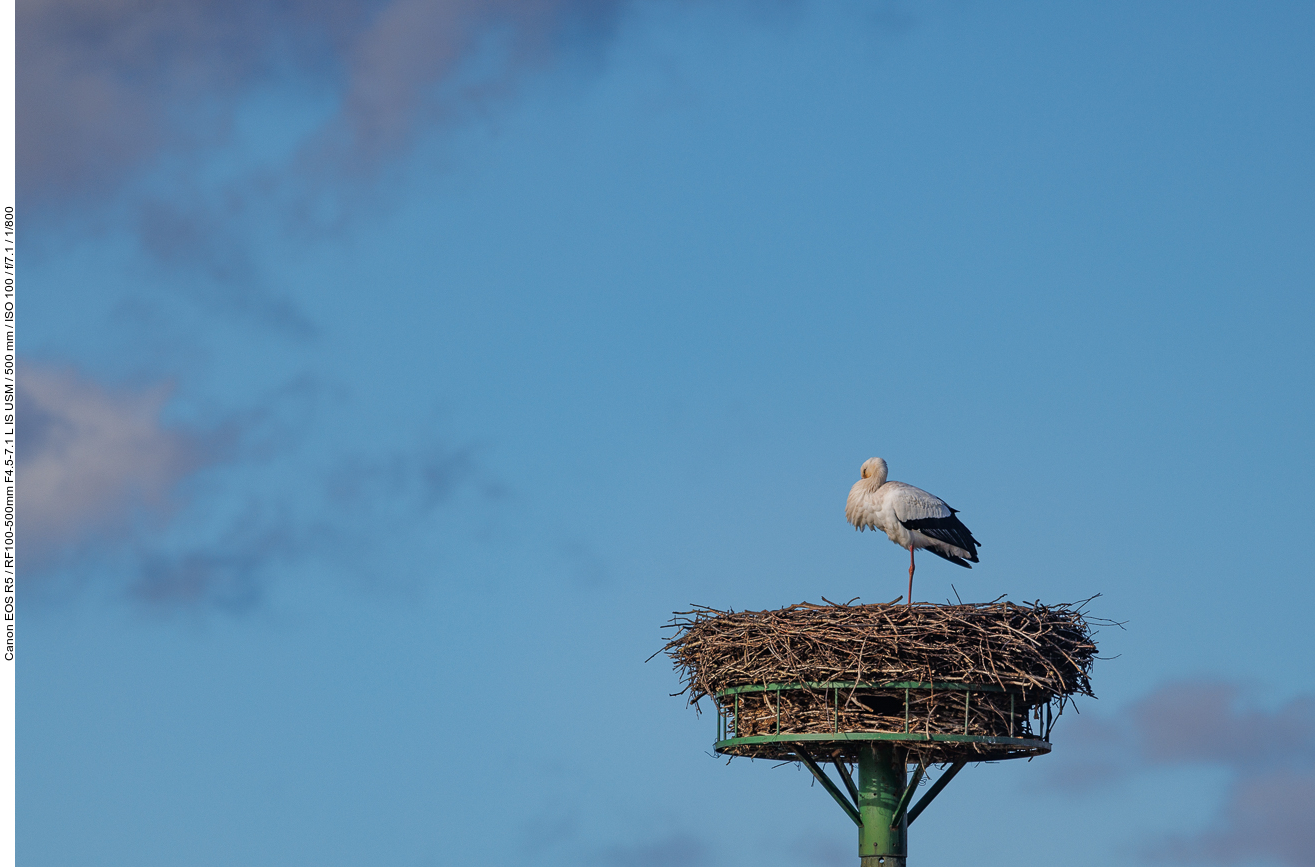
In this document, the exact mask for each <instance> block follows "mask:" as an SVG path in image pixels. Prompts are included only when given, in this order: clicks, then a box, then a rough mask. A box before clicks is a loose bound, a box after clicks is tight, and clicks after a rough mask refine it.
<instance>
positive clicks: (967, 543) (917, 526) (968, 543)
mask: <svg viewBox="0 0 1315 867" xmlns="http://www.w3.org/2000/svg"><path fill="white" fill-rule="evenodd" d="M900 523H901V524H903V525H904V526H905V527H906V528H907V529H909V530H917V531H918V532H919V533H921V534H923V535H924V536H930V537H931V538H933V539H937V540H939V541H941V542H944V543H946V544H947V545H953V546H954V547H956V548H962V549H963V550H965V551H967V552H968V555H969V556H968V559H969V560H971V561H973V562H974V563H976V562H978V560H977V546H978V545H980V544H982V543H981V542H978V541H977V540H976V539H974V538H973V533H972V530H969V529H968V528H967V527H965V526H964V525H963V521H960V520H959V517H958V515H956V514H955V513H954V509H950V517H948V518H918V519H916V520H913V521H900ZM927 550H928V551H931V552H932V553H933V554H936V555H938V556H941V557H944V558H945V559H946V560H949V561H950V562H952V563H953V562H958V563H959V565H960V566H967V565H968V564H967V563H965V562H963V559H962V558H960V557H954V556H947V555H945V554H942V553H941V552H940V551H937V550H935V549H934V548H928V549H927Z"/></svg>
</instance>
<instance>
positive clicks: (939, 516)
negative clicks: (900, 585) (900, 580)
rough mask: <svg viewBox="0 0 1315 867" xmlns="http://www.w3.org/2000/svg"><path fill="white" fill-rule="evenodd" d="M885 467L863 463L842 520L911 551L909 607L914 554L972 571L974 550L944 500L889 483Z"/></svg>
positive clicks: (968, 532)
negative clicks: (927, 554) (927, 553)
mask: <svg viewBox="0 0 1315 867" xmlns="http://www.w3.org/2000/svg"><path fill="white" fill-rule="evenodd" d="M888 472H889V471H888V469H887V467H886V462H885V461H883V460H882V459H881V458H869V459H868V460H866V461H864V462H863V467H862V470H861V471H860V474H861V475H862V478H861V479H859V480H858V481H857V482H856V483H855V484H854V487H853V488H851V489H850V491H849V499H848V500H847V501H846V502H845V517H846V518H848V519H849V523H851V524H853V525H854V526H855V527H856V528H857V529H859V530H866V529H868V528H869V527H871V528H872V529H874V530H881V531H882V532H883V533H885V534H886V536H887V537H888V538H889V539H890V541H892V542H894V543H895V544H896V545H899V546H900V547H901V548H907V549H908V551H909V595H908V599H907V601H908V604H910V605H911V604H913V565H914V564H913V552H914V551H915V550H917V549H918V548H923V549H925V550H928V551H930V552H932V553H933V554H935V555H936V556H937V557H942V558H944V559H946V560H949V561H950V562H951V563H956V564H958V565H960V566H963V567H965V568H967V569H971V568H972V566H971V565H970V563H976V562H978V560H977V546H978V545H980V544H981V542H978V541H977V540H976V539H974V538H973V534H972V531H971V530H969V529H968V528H967V527H965V526H964V524H963V522H962V521H960V520H959V519H958V517H956V515H955V510H954V509H951V508H950V507H949V505H947V504H946V502H945V501H944V500H942V499H941V498H940V497H937V496H935V495H933V494H929V493H927V492H926V491H924V490H922V489H921V488H915V487H913V485H906V484H904V483H903V482H888V481H886V476H887V473H888Z"/></svg>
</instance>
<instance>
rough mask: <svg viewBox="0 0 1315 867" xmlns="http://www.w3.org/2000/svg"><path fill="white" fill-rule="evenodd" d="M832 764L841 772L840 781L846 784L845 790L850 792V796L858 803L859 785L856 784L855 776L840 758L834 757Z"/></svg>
mask: <svg viewBox="0 0 1315 867" xmlns="http://www.w3.org/2000/svg"><path fill="white" fill-rule="evenodd" d="M831 764H833V765H835V766H836V771H837V772H838V773H839V774H840V782H842V783H844V784H845V790H846V791H847V792H849V797H850V798H852V799H853V800H854V803H855V804H857V803H858V786H856V785H854V778H853V777H851V776H850V775H849V771H848V770H846V768H845V765H844V763H843V762H841V761H840V759H832V760H831Z"/></svg>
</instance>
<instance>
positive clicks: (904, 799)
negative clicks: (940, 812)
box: [890, 762, 927, 828]
mask: <svg viewBox="0 0 1315 867" xmlns="http://www.w3.org/2000/svg"><path fill="white" fill-rule="evenodd" d="M926 773H927V766H926V765H924V764H922V763H921V762H919V763H918V769H917V770H916V771H914V772H913V779H911V780H909V784H908V785H907V786H905V787H904V794H902V795H900V799H899V803H898V804H896V805H895V816H894V818H892V819H891V821H890V827H891V828H894V827H895V826H896V825H898V824H899V823H900V819H901V818H903V817H904V811H905V809H907V808H908V806H909V801H912V800H913V793H914V791H916V790H917V788H918V784H919V783H921V782H922V777H923V775H924V774H926ZM910 821H912V820H911V819H910Z"/></svg>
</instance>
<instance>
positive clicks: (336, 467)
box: [18, 363, 505, 612]
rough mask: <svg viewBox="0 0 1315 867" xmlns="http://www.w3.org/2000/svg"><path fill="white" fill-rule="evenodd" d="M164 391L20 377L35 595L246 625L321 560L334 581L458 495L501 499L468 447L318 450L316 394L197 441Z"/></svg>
mask: <svg viewBox="0 0 1315 867" xmlns="http://www.w3.org/2000/svg"><path fill="white" fill-rule="evenodd" d="M170 391H171V389H170V387H169V386H168V385H167V384H158V385H154V386H150V387H145V388H138V389H132V388H127V387H112V386H107V385H105V384H103V383H99V382H97V381H96V380H95V379H93V378H91V377H89V376H87V375H85V374H82V373H78V372H75V371H73V370H71V369H62V368H55V367H50V366H46V365H41V364H34V363H25V364H24V365H23V366H22V368H21V370H20V377H19V424H20V427H19V443H18V452H19V475H18V480H19V497H20V498H19V522H20V523H19V526H20V531H21V533H22V536H21V542H22V555H23V566H24V570H23V575H24V578H25V579H29V578H35V579H36V584H35V585H33V586H34V587H35V588H39V587H42V586H46V585H49V586H51V587H55V586H63V585H64V584H65V583H67V582H64V581H57V580H55V579H58V578H60V577H64V578H70V577H73V576H85V575H88V574H102V575H108V576H110V577H109V578H108V580H109V581H110V582H111V584H112V587H111V588H110V591H111V593H112V594H113V595H125V596H127V597H128V598H131V599H133V600H135V601H137V602H138V603H141V604H144V605H149V606H151V607H155V608H163V609H180V608H189V609H214V610H223V611H227V612H242V611H245V610H248V609H251V608H252V607H254V606H256V605H258V604H259V603H260V602H261V601H262V600H263V599H264V598H265V597H266V595H267V590H268V588H269V586H270V584H271V582H273V581H275V580H277V576H278V575H279V574H280V573H281V572H286V571H287V570H288V568H289V567H295V566H297V565H298V564H305V563H312V562H314V563H317V564H320V561H322V560H324V559H325V558H324V553H325V552H326V551H330V552H334V554H333V557H332V558H331V559H332V560H333V561H334V564H335V567H336V568H338V569H339V570H342V569H343V568H345V566H346V565H347V563H348V561H351V562H352V563H357V562H358V561H359V562H368V561H369V560H370V559H371V558H372V557H373V556H374V554H375V553H376V547H375V546H385V545H387V544H389V542H390V540H395V539H397V538H398V537H399V536H400V535H401V534H405V533H407V532H409V531H411V530H412V529H414V528H417V527H421V526H423V525H424V524H425V523H426V522H428V521H431V520H432V519H433V516H434V515H435V513H436V512H437V511H438V510H439V509H440V508H441V507H443V506H444V505H446V504H448V503H449V502H451V501H452V500H453V499H455V498H457V497H460V496H462V495H464V494H467V493H468V494H470V495H472V496H474V497H475V498H477V499H478V500H489V499H497V498H500V497H502V496H503V495H504V494H505V489H504V487H503V486H502V484H501V483H500V482H499V481H497V480H496V479H494V478H493V477H492V476H491V475H490V474H489V473H488V472H487V471H485V470H484V468H483V466H482V464H481V463H480V461H479V451H480V450H479V448H478V447H477V446H476V445H474V444H470V443H461V444H452V443H450V442H448V441H447V440H446V439H445V438H441V437H437V436H433V435H432V434H431V435H427V436H423V437H420V438H418V439H417V441H415V442H412V443H405V442H398V441H393V442H391V443H387V444H385V443H382V442H381V443H379V444H377V445H376V446H375V447H373V448H371V449H368V450H360V449H355V448H353V449H344V448H343V447H342V446H341V445H340V444H338V443H336V442H335V441H332V440H329V441H324V440H316V439H315V432H316V431H317V430H319V429H321V428H320V427H319V426H317V425H316V424H314V420H315V419H316V418H319V417H320V410H319V409H318V408H317V406H316V404H317V392H316V389H315V387H314V385H313V384H311V383H307V382H304V381H300V380H299V381H294V382H292V383H290V384H288V385H286V386H284V387H281V388H276V389H273V390H272V391H271V392H270V393H269V394H268V395H266V396H265V397H264V398H262V399H260V400H258V401H256V405H255V406H254V407H253V408H252V409H250V410H248V411H246V412H242V413H234V414H230V415H229V416H226V417H225V418H224V419H223V420H222V421H221V422H220V423H218V424H216V425H215V426H214V427H213V428H211V429H207V430H200V429H196V428H185V427H181V426H177V425H171V424H169V423H167V422H166V421H165V412H166V409H167V408H168V402H169V395H170ZM346 538H352V539H353V540H354V541H353V543H352V545H351V546H350V547H351V551H352V555H350V556H348V555H346V554H344V553H343V547H344V546H343V545H342V540H343V539H346ZM331 568H332V567H331ZM43 579H50V580H48V581H47V580H43ZM74 583H75V584H81V583H82V582H81V580H76V581H75V582H74ZM38 595H40V594H38Z"/></svg>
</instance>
